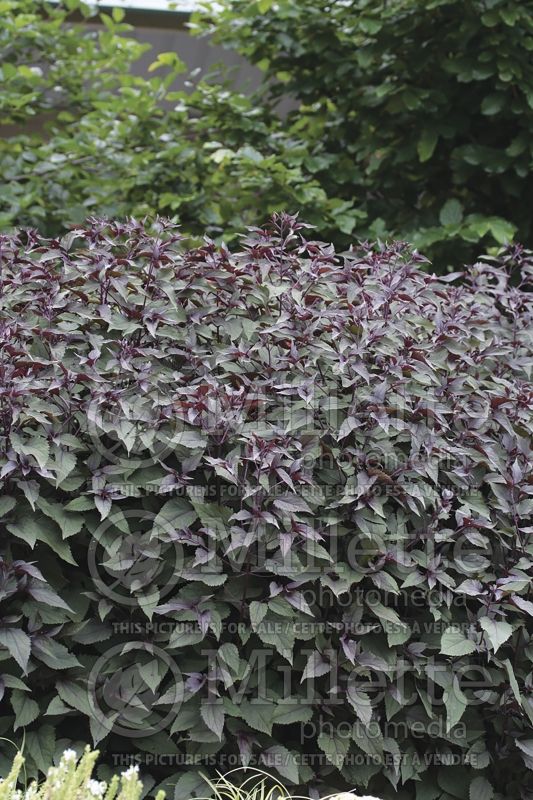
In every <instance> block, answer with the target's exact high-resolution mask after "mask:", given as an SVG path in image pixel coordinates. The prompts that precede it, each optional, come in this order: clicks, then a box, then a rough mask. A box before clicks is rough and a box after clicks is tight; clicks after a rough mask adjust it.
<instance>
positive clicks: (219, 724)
mask: <svg viewBox="0 0 533 800" xmlns="http://www.w3.org/2000/svg"><path fill="white" fill-rule="evenodd" d="M200 716H201V717H202V719H203V721H204V722H205V724H206V725H207V727H208V728H209V730H210V731H213V733H214V734H215V736H218V738H219V739H220V740H221V741H222V732H223V730H224V717H225V714H224V706H223V705H222V703H215V702H211V701H203V702H202V705H201V706H200Z"/></svg>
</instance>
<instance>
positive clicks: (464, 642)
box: [440, 627, 477, 656]
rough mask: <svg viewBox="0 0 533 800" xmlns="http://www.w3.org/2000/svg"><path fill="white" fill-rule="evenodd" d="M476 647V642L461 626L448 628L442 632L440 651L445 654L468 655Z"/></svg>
mask: <svg viewBox="0 0 533 800" xmlns="http://www.w3.org/2000/svg"><path fill="white" fill-rule="evenodd" d="M476 649H477V648H476V645H475V643H474V642H473V641H471V639H468V638H467V637H466V636H465V634H464V633H463V632H462V631H461V629H460V628H453V627H452V628H448V629H447V630H446V631H444V633H443V634H442V638H441V642H440V652H441V653H442V654H443V655H445V656H466V655H468V654H469V653H474V652H475V651H476Z"/></svg>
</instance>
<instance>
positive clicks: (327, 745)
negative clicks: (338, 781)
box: [317, 733, 350, 769]
mask: <svg viewBox="0 0 533 800" xmlns="http://www.w3.org/2000/svg"><path fill="white" fill-rule="evenodd" d="M317 744H318V746H319V747H320V749H321V750H322V752H323V753H325V755H326V758H327V759H328V761H329V762H330V763H331V764H334V765H335V766H336V767H337V769H340V768H341V767H342V765H343V764H344V760H345V758H346V755H347V753H348V749H349V747H350V740H349V738H348V737H347V736H344V737H342V736H337V735H333V736H329V734H327V733H321V734H320V736H319V737H318V739H317Z"/></svg>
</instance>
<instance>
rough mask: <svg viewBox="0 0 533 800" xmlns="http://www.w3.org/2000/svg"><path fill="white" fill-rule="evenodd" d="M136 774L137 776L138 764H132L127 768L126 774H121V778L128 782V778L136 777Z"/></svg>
mask: <svg viewBox="0 0 533 800" xmlns="http://www.w3.org/2000/svg"><path fill="white" fill-rule="evenodd" d="M138 774H139V765H138V764H132V766H131V767H128V769H127V770H126V772H123V773H122V777H123V778H124V779H125V780H129V778H133V777H134V776H137V775H138Z"/></svg>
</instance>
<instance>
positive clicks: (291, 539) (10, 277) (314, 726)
mask: <svg viewBox="0 0 533 800" xmlns="http://www.w3.org/2000/svg"><path fill="white" fill-rule="evenodd" d="M0 257H1V303H2V318H1V322H0V325H1V334H2V335H1V352H2V360H1V369H2V386H1V394H0V411H1V423H2V424H1V440H0V441H1V451H0V459H1V461H0V464H1V480H2V499H1V506H0V508H1V514H2V553H3V554H2V560H1V575H2V595H1V602H2V605H1V620H0V656H1V663H0V667H1V669H0V674H1V678H0V686H1V689H2V692H3V693H5V696H4V700H3V704H4V705H3V713H2V722H1V726H2V727H1V728H0V734H2V735H5V734H6V732H10V731H13V730H14V731H15V734H14V735H15V736H16V737H22V735H23V734H24V735H25V742H26V752H27V755H28V771H29V774H31V773H32V771H33V772H36V771H37V770H38V769H41V770H42V769H44V768H45V765H46V763H47V762H48V761H49V760H50V759H49V756H50V754H51V753H53V751H54V749H55V747H56V743H57V746H58V747H62V748H64V747H65V746H66V744H67V742H68V741H72V742H73V743H74V744H75V743H76V742H78V741H84V740H85V741H86V740H87V739H88V737H89V736H91V737H92V738H93V740H94V742H95V743H96V742H98V743H99V744H98V746H99V749H100V750H101V751H102V752H103V753H104V755H105V756H106V757H107V758H108V759H109V760H110V762H111V758H112V754H117V753H119V754H120V753H125V754H132V753H133V754H137V756H138V757H139V758H147V757H149V758H152V766H150V767H145V768H144V772H145V774H146V775H147V778H146V780H147V781H149V780H150V777H149V776H151V780H152V783H153V782H159V781H163V780H164V781H166V782H167V783H166V785H167V788H168V786H171V787H173V785H174V784H176V783H177V789H176V797H179V798H181V797H183V796H186V794H187V792H191V793H193V792H194V791H195V789H196V790H198V791H202V790H201V789H199V788H198V787H199V785H200V784H201V778H200V777H199V774H198V773H199V772H202V771H205V770H206V769H208V767H209V766H210V765H211V767H212V765H213V764H215V765H216V766H218V767H219V768H220V769H222V770H224V769H225V768H227V766H228V764H229V763H230V762H229V759H231V758H234V757H236V756H238V757H240V758H242V759H243V761H244V763H251V764H254V763H255V764H257V763H262V764H264V765H266V766H267V767H268V768H269V769H272V770H273V771H277V772H278V773H279V774H280V776H281V777H282V778H283V779H284V780H285V781H286V782H288V783H290V784H291V785H293V784H294V785H295V786H297V785H304V786H305V787H306V789H307V790H308V789H309V787H316V788H317V789H318V791H319V792H321V793H323V794H325V793H327V791H332V790H334V789H346V788H348V787H350V786H357V787H359V788H362V787H367V786H368V791H369V792H370V793H372V794H376V795H377V796H380V797H383V798H385V799H386V800H388V798H393V797H394V798H396V797H400V798H402V797H412V796H413V793H415V794H416V798H417V800H428V799H431V798H445V800H446V799H448V798H464V799H465V800H472V798H481V797H489V796H491V797H494V798H500V800H502V799H503V798H506V800H518V799H519V798H523V797H524V796H525V795H524V792H525V791H526V787H527V786H528V785H530V784H531V778H530V772H529V770H530V769H531V764H532V758H533V754H532V750H531V747H532V745H531V742H532V741H533V734H532V727H533V699H532V695H531V685H532V684H531V671H532V667H531V662H532V659H533V647H532V643H531V616H532V614H533V603H532V601H531V599H530V590H531V564H532V560H531V559H532V555H533V553H532V544H531V533H532V528H531V524H530V521H529V520H528V517H529V516H530V514H531V510H532V501H531V486H532V483H531V480H532V471H531V467H532V454H531V428H532V387H531V382H530V379H531V369H532V357H531V305H530V297H531V295H530V294H528V286H529V289H530V286H531V279H532V273H533V259H532V256H531V254H530V253H528V252H527V251H524V250H522V249H521V248H518V247H515V248H512V249H509V250H507V251H506V252H505V253H503V254H502V255H501V256H500V257H499V259H498V260H494V261H490V260H488V261H485V262H483V263H477V264H475V265H474V266H473V267H471V268H469V269H468V270H467V271H466V272H465V273H464V274H462V273H459V274H458V275H455V276H453V275H452V276H450V277H449V278H447V279H439V278H437V277H435V276H433V275H430V274H427V272H424V271H423V270H422V269H421V267H422V266H424V264H425V260H424V259H423V258H422V256H420V255H418V254H416V253H413V252H411V251H410V250H409V248H408V247H407V246H406V245H404V244H397V245H394V246H392V247H387V248H372V247H365V248H358V249H354V250H351V251H349V252H346V253H344V254H336V253H335V250H334V248H333V247H332V246H331V245H329V244H324V243H321V242H319V241H315V240H314V239H313V237H312V235H309V233H308V229H307V227H306V226H305V225H304V224H302V223H300V222H299V221H298V220H297V219H295V218H291V217H288V216H285V215H281V216H277V217H275V218H274V220H273V222H272V224H271V225H269V226H268V227H266V228H264V229H255V230H252V231H250V233H249V234H248V235H247V236H246V237H244V238H243V239H242V243H241V248H240V250H238V251H236V252H230V251H229V250H228V249H227V248H226V247H217V246H215V244H213V243H212V242H210V241H209V240H206V241H205V243H204V244H203V245H202V246H201V247H198V248H194V249H189V250H188V249H186V247H185V245H184V242H183V240H182V237H181V235H180V234H179V233H178V232H177V231H176V229H175V228H174V227H172V225H170V223H167V222H165V221H162V220H160V221H158V222H157V223H155V224H154V225H153V227H147V226H145V225H144V224H143V223H140V222H137V221H134V220H131V221H129V222H127V223H107V222H104V221H98V220H94V221H92V222H91V223H90V224H89V225H87V226H86V227H83V228H79V229H76V230H73V231H71V232H70V233H68V234H67V235H66V236H64V237H63V238H61V239H56V240H46V239H44V238H42V237H41V236H39V235H38V234H36V233H32V232H30V233H18V234H16V235H11V236H8V235H5V236H2V237H1V238H0ZM459 278H462V279H463V282H462V283H459V282H458V279H459ZM157 754H160V755H161V754H164V755H165V757H166V759H167V760H166V761H162V762H157V760H154V759H155V756H156V755H157ZM184 757H187V758H189V759H191V760H192V759H195V758H199V759H200V765H199V766H198V767H197V768H191V767H190V766H189V767H185V768H184V769H183V770H181V771H180V769H179V768H178V767H176V766H174V767H172V766H171V767H169V766H168V765H169V763H170V764H179V763H180V762H179V758H182V759H183V758H184ZM201 759H206V763H207V766H206V765H205V764H204V765H203V766H202V764H203V762H202V761H201ZM208 759H213V760H212V761H210V762H209V761H208ZM447 759H456V760H457V759H459V761H460V763H461V766H459V767H458V766H453V765H452V766H450V765H449V763H450V762H449V761H448V762H447ZM121 763H123V762H121ZM142 763H144V762H142ZM451 763H452V764H453V761H452V762H451ZM115 766H116V764H115ZM172 791H173V789H172ZM397 792H398V793H397ZM402 792H403V793H402ZM203 793H204V794H205V787H204V790H203ZM170 796H172V794H171V795H170Z"/></svg>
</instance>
